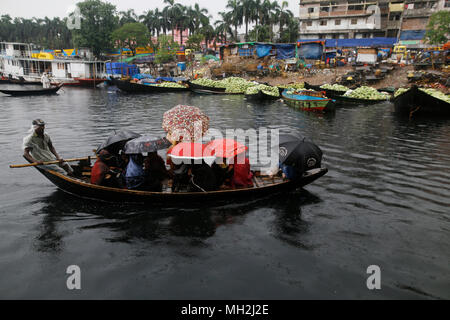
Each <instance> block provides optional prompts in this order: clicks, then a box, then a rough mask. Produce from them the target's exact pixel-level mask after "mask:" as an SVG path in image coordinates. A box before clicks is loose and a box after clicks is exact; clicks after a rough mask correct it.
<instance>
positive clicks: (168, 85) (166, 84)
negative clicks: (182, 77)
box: [154, 82, 186, 88]
mask: <svg viewBox="0 0 450 320" xmlns="http://www.w3.org/2000/svg"><path fill="white" fill-rule="evenodd" d="M154 86H155V87H163V88H186V87H185V86H183V85H181V84H178V83H176V82H161V83H158V84H155V85H154Z"/></svg>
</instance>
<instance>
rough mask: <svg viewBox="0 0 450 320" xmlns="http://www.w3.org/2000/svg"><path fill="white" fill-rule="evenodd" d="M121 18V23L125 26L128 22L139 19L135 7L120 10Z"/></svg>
mask: <svg viewBox="0 0 450 320" xmlns="http://www.w3.org/2000/svg"><path fill="white" fill-rule="evenodd" d="M119 15H120V20H119V23H120V25H121V26H123V25H124V24H126V23H134V22H137V21H138V16H137V15H136V12H134V9H128V10H127V11H120V12H119Z"/></svg>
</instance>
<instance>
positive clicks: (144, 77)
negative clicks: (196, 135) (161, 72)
mask: <svg viewBox="0 0 450 320" xmlns="http://www.w3.org/2000/svg"><path fill="white" fill-rule="evenodd" d="M133 78H135V79H138V80H142V79H153V77H152V76H151V75H150V74H143V73H138V74H135V75H134V76H133Z"/></svg>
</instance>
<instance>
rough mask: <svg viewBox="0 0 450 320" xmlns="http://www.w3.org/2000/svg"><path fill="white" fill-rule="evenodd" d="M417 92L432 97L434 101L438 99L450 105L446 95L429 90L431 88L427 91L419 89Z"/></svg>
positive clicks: (449, 98)
mask: <svg viewBox="0 0 450 320" xmlns="http://www.w3.org/2000/svg"><path fill="white" fill-rule="evenodd" d="M419 90H421V91H423V92H425V93H427V94H429V95H430V96H432V97H435V98H436V99H439V100H442V101H445V102H447V103H450V97H449V96H448V95H446V94H445V93H443V92H441V91H439V90H436V89H431V88H429V89H427V88H420V89H419Z"/></svg>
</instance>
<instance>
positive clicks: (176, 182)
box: [170, 164, 191, 192]
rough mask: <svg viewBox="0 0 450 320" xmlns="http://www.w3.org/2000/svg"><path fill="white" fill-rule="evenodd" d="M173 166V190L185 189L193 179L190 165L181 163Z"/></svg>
mask: <svg viewBox="0 0 450 320" xmlns="http://www.w3.org/2000/svg"><path fill="white" fill-rule="evenodd" d="M173 168H174V169H173V170H172V171H171V172H170V174H171V175H172V176H173V183H172V192H180V191H181V190H185V189H186V188H187V187H188V185H189V181H190V179H191V175H190V174H191V173H190V165H187V164H181V165H179V166H177V167H173Z"/></svg>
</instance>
